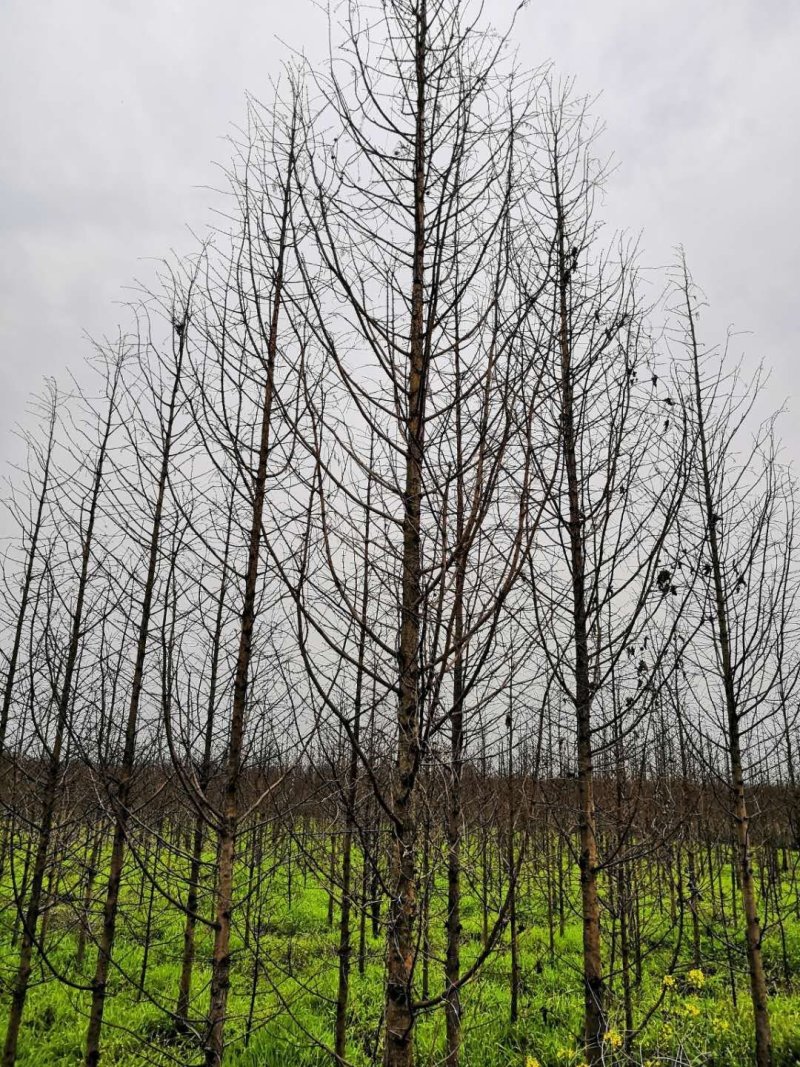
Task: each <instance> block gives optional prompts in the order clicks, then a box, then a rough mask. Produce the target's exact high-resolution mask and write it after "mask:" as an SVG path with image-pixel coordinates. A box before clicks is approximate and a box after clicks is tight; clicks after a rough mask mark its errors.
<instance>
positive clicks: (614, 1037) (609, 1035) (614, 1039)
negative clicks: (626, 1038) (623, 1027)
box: [606, 1030, 622, 1048]
mask: <svg viewBox="0 0 800 1067" xmlns="http://www.w3.org/2000/svg"><path fill="white" fill-rule="evenodd" d="M606 1041H607V1042H608V1043H609V1045H611V1047H612V1048H619V1047H620V1045H621V1044H622V1034H620V1032H619V1030H608V1031H606Z"/></svg>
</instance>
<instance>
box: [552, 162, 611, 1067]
mask: <svg viewBox="0 0 800 1067" xmlns="http://www.w3.org/2000/svg"><path fill="white" fill-rule="evenodd" d="M558 182H559V179H558V172H556V200H557V210H558V275H559V282H558V288H559V309H558V312H559V347H560V353H561V447H562V454H563V462H564V469H565V472H566V476H567V491H568V520H567V523H568V528H569V529H568V532H569V562H570V570H571V575H572V626H573V645H574V648H573V654H574V657H575V667H574V671H575V694H574V702H575V719H576V730H577V741H578V746H577V747H578V797H579V805H580V806H579V816H578V832H579V835H580V858H579V867H580V882H581V911H582V916H583V985H584V1044H585V1049H586V1059H587V1061H588V1063H589V1064H590V1067H599V1065H600V1064H601V1063H602V1061H603V1037H604V1034H605V1029H606V1019H605V997H606V991H605V982H604V980H603V970H602V962H601V956H600V900H599V895H598V886H597V870H598V855H597V833H596V828H595V805H594V769H593V762H592V761H593V751H592V726H591V706H592V693H591V686H590V681H591V677H590V663H589V643H588V624H587V617H586V594H585V580H586V579H585V559H584V535H583V520H582V512H581V495H580V486H579V484H578V461H577V441H576V431H575V417H574V399H573V379H572V350H571V344H570V326H569V308H568V297H569V271H568V264H567V256H566V247H565V244H566V238H565V233H564V218H563V214H562V205H561V195H560V190H559V184H558Z"/></svg>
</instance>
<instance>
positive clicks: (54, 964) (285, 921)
mask: <svg viewBox="0 0 800 1067" xmlns="http://www.w3.org/2000/svg"><path fill="white" fill-rule="evenodd" d="M357 866H358V865H357ZM126 875H127V877H126V888H125V892H124V898H123V902H124V903H123V909H122V911H121V913H120V915H121V917H120V922H119V932H118V937H117V951H116V955H115V963H116V965H117V969H116V971H115V973H114V976H113V982H112V990H111V992H112V995H111V997H110V999H109V1001H108V1004H107V1008H106V1014H105V1020H106V1021H105V1026H104V1042H103V1049H104V1051H103V1062H104V1063H107V1064H114V1065H119V1067H132V1065H134V1064H145V1063H151V1064H158V1065H164V1067H166V1065H168V1064H176V1063H178V1064H197V1063H199V1062H201V1054H200V1051H199V1044H200V1040H199V1038H198V1037H197V1036H195V1037H194V1038H193V1037H192V1035H191V1034H190V1035H189V1036H188V1037H181V1036H179V1035H178V1034H177V1033H176V1031H175V1028H174V1025H173V1023H172V1021H171V1020H170V1017H169V1014H168V1013H169V1011H171V1010H172V1009H173V1008H174V1006H175V999H176V995H177V984H178V975H179V968H180V953H181V947H182V937H183V916H182V915H181V914H180V912H179V911H178V910H177V909H176V908H175V907H174V906H173V905H171V904H169V903H168V902H167V901H165V900H164V898H163V897H162V896H161V895H160V894H159V893H158V892H154V893H152V894H151V892H150V885H149V883H148V882H147V880H146V879H143V878H142V877H141V872H140V871H139V870H138V869H137V868H136V866H135V865H134V864H133V863H132V862H129V864H128V867H127V868H126ZM241 876H242V889H243V890H245V889H246V887H247V885H249V886H250V889H251V890H252V887H253V885H254V884H256V885H258V882H257V880H256V882H255V883H254V880H253V878H252V876H251V875H250V874H249V872H246V871H245V870H244V869H243V870H242V871H241ZM729 877H730V875H729V873H728V878H729ZM167 878H169V874H168V872H167V869H166V868H164V869H163V870H162V871H161V872H160V873H158V876H157V879H156V880H157V882H158V881H159V880H163V879H167ZM175 882H176V884H175V886H174V891H176V892H177V893H180V892H181V886H180V883H179V880H178V879H177V878H176V879H175ZM162 884H164V883H163V882H162ZM537 885H538V883H537V882H536V879H535V873H534V874H532V875H530V877H528V879H527V880H525V879H523V882H522V884H521V887H520V888H521V893H520V906H519V923H520V934H519V953H520V971H521V982H520V1011H519V1020H518V1021H517V1023H516V1024H514V1025H512V1024H511V1022H510V1021H509V1006H510V994H509V981H510V979H509V975H510V954H509V947H508V934H507V932H506V933H504V935H503V938H502V939H501V941H500V944H499V946H498V949H497V951H496V952H495V953H494V954H493V955H492V956H491V957H490V958H489V960H488V961H487V962H486V964H485V965H484V967H483V969H482V970H481V972H480V974H479V976H478V978H477V979H476V980H475V981H474V982H472V983H471V984H470V985H469V986H468V987H467V988H466V990H465V991H464V995H463V1007H464V1053H463V1063H464V1064H465V1065H467V1067H515V1065H517V1067H536V1065H537V1064H538V1065H539V1067H570V1065H578V1064H581V1063H582V1062H583V1057H582V1055H581V1051H580V1047H579V1034H580V1028H581V1011H582V994H581V984H580V970H579V967H580V958H581V935H580V923H579V921H578V919H577V916H576V914H575V912H574V908H570V909H569V910H568V914H567V916H566V922H565V926H564V932H563V935H562V934H561V933H560V932H559V931H558V929H556V930H555V933H554V938H553V944H552V947H551V943H550V926H549V923H548V917H547V912H546V907H545V904H546V897H545V896H544V894H543V893H541V892H539V891H538V888H537ZM97 887H98V888H97V889H96V892H95V897H96V898H97V899H96V900H95V905H94V907H95V912H94V913H93V921H96V911H97V908H98V906H99V905H98V899H99V898H100V896H101V893H100V890H101V888H102V880H101V879H99V878H98V881H97ZM69 888H70V887H69V886H67V885H66V884H65V883H64V881H63V880H62V882H61V884H60V888H59V896H58V898H57V901H56V903H55V905H54V906H53V907H52V909H51V914H50V916H49V919H48V923H47V930H46V946H47V958H48V964H49V965H45V964H43V963H42V962H41V960H39V961H38V962H37V963H36V967H35V971H34V980H33V984H32V987H31V989H30V993H29V997H28V1002H27V1005H26V1010H25V1016H24V1021H23V1028H22V1035H21V1041H20V1056H19V1059H18V1063H20V1064H21V1065H24V1067H51V1065H52V1067H56V1065H62V1064H63V1065H66V1064H74V1063H76V1062H80V1059H81V1056H82V1050H83V1041H84V1034H85V1028H86V1011H87V1008H88V993H87V992H86V991H85V990H81V989H80V988H76V987H80V986H81V985H87V984H88V981H89V980H90V978H91V974H92V967H93V961H94V957H93V953H92V950H91V942H90V943H89V948H88V949H87V952H86V956H85V959H84V961H83V965H82V967H78V966H77V965H76V939H77V920H76V911H75V908H74V906H73V904H72V903H71V901H70V891H69ZM729 888H732V887H730V886H729ZM4 889H5V894H6V904H5V908H4V910H3V926H2V938H3V955H2V976H3V980H4V992H3V996H4V1000H5V1007H4V1014H5V1012H6V1011H7V1004H8V997H9V982H10V980H11V978H12V976H13V974H14V971H15V967H16V960H17V955H18V947H15V946H12V943H11V941H12V936H13V930H14V926H15V909H14V908H13V905H12V904H11V902H10V882H9V881H8V879H6V882H5V885H4ZM75 896H77V894H73V899H75ZM574 896H575V894H574V887H571V889H570V897H571V900H570V902H571V903H573V904H574ZM288 898H289V885H288V878H287V870H286V868H285V867H284V866H283V865H281V864H280V863H275V864H273V867H272V869H271V871H270V870H268V869H267V867H266V865H265V866H264V868H263V872H262V881H261V885H260V892H256V893H255V894H254V895H253V897H252V898H251V899H252V901H253V903H252V906H251V908H250V922H251V931H250V935H249V937H245V936H244V927H245V922H244V909H242V911H241V913H240V915H239V923H238V926H237V934H236V938H235V953H234V962H233V982H232V989H231V996H230V1000H229V1009H230V1013H229V1017H228V1024H227V1029H226V1039H227V1043H228V1051H227V1054H226V1063H230V1064H231V1065H234V1064H235V1065H237V1067H281V1065H286V1064H297V1065H298V1067H317V1065H320V1067H321V1065H329V1064H331V1063H332V1056H331V1054H330V1053H329V1052H327V1051H326V1046H329V1045H330V1044H331V1043H332V1034H333V1018H334V998H335V995H336V981H337V937H338V931H337V923H338V909H337V910H336V913H335V916H334V923H333V927H330V926H329V925H328V909H329V897H328V893H327V892H326V891H325V889H324V888H323V887H322V886H321V885H320V884H319V882H318V881H317V880H316V879H315V878H314V876H313V874H312V873H307V874H306V875H305V876H303V875H302V874H300V873H298V872H294V873H293V875H292V886H291V898H292V899H291V906H290V905H289V899H288ZM65 899H66V900H67V901H68V902H67V903H64V902H63V901H64V900H65ZM443 899H444V882H443V881H442V882H441V883H439V882H438V881H437V882H436V884H435V886H434V892H433V894H432V897H431V909H430V921H429V942H430V957H431V958H430V962H429V988H430V993H431V994H435V993H436V992H438V991H440V990H441V988H442V979H441V963H440V962H439V960H440V958H441V956H442V955H443V952H442V946H443V938H444V922H443V911H442V903H443ZM58 901H61V902H60V903H59V902H58ZM255 901H258V902H259V905H260V915H258V914H257V908H256V905H255ZM793 904H794V902H793V901H792V900H791V899H790V889H789V887H788V886H787V890H786V906H787V907H786V918H785V921H784V924H783V932H782V935H781V936H779V934H778V930H777V929H776V928H774V927H773V928H771V929H770V930H769V932H768V935H767V938H766V941H765V949H766V955H767V966H768V971H769V975H770V981H771V992H772V1000H771V1014H772V1025H773V1037H774V1043H775V1054H776V1055H775V1062H776V1067H789V1065H792V1064H800V921H799V920H798V916H797V908H796V907H794V906H793ZM642 907H643V912H642V918H641V919H640V922H641V923H642V945H643V946H645V948H646V953H643V959H642V963H641V980H640V981H638V982H637V980H636V975H634V974H632V975H631V978H632V981H633V984H634V991H633V998H634V1022H635V1025H636V1026H638V1025H640V1023H641V1021H642V1019H643V1017H644V1016H645V1015H646V1014H647V1012H648V1011H649V1010H650V1009H651V1008H653V1006H654V1005H657V1006H656V1007H655V1011H654V1012H653V1014H652V1017H651V1018H650V1020H649V1022H648V1023H647V1024H646V1026H645V1027H644V1029H643V1030H642V1032H641V1033H639V1034H637V1035H636V1036H635V1037H634V1039H633V1040H632V1041H630V1042H628V1049H627V1051H626V1050H625V1048H624V1047H623V1040H622V1034H623V1032H624V1022H623V1018H622V1003H621V1000H622V997H621V982H622V979H621V975H620V973H619V966H618V963H617V965H616V966H615V971H616V973H615V974H614V975H613V977H612V979H611V989H612V1012H611V1020H610V1030H609V1033H608V1041H607V1046H608V1060H609V1063H611V1062H620V1063H622V1062H633V1063H639V1064H645V1065H649V1067H655V1065H656V1064H664V1065H666V1064H676V1063H680V1064H692V1065H694V1064H697V1065H701V1064H702V1065H708V1067H712V1065H714V1067H717V1065H718V1067H722V1065H733V1064H741V1065H746V1064H748V1063H750V1062H751V1061H752V1056H751V1053H750V1047H751V1042H752V1026H751V1023H750V1003H749V995H748V988H747V982H746V974H745V973H744V969H743V957H742V955H741V953H739V950H738V943H737V948H736V952H737V955H735V956H734V957H733V961H734V964H735V968H736V975H735V984H736V989H737V1000H738V1007H737V1008H734V1006H733V1004H732V996H731V985H732V977H731V969H730V965H729V964H730V959H729V955H728V953H727V952H726V951H724V941H723V939H722V938H721V937H720V936H719V931H718V930H716V931H715V929H714V926H713V925H712V923H711V916H710V915H705V916H704V938H703V944H702V952H703V966H702V969H701V973H699V974H698V973H697V971H696V969H695V968H693V966H692V963H691V961H690V957H691V952H690V945H689V940H690V939H689V936H688V932H687V931H686V929H684V931H683V939H682V942H681V948H680V951H679V953H678V962H677V964H675V962H674V957H673V950H674V948H675V943H676V937H677V935H678V932H679V926H680V924H678V926H676V924H675V923H674V921H673V916H671V915H670V913H669V909H668V908H666V907H664V906H663V904H659V903H658V902H657V901H656V900H655V898H652V897H651V898H645V903H644V904H643V905H642ZM705 907H706V910H707V911H708V910H710V905H706V906H705ZM148 913H149V935H150V936H149V944H148V945H147V946H146V945H145V941H146V937H145V932H146V930H147V929H148ZM729 919H730V917H729ZM684 924H685V923H684ZM17 925H18V924H17ZM353 925H354V938H353V941H354V947H356V946H357V942H358V926H359V913H358V911H357V910H356V911H355V912H354V916H353ZM609 925H610V924H609V923H607V927H608V926H609ZM463 927H464V934H463V937H464V948H463V953H462V966H466V965H468V964H469V963H470V961H471V960H472V959H474V957H475V955H476V953H478V952H479V951H480V948H481V944H482V940H481V937H482V935H481V930H482V915H481V906H480V900H479V896H478V894H477V891H476V889H475V888H474V887H473V888H472V889H470V890H469V891H468V892H467V894H466V896H465V900H464V905H463ZM366 929H367V955H366V960H365V968H364V973H363V975H362V974H359V972H358V966H357V959H356V958H355V957H354V960H353V974H352V980H351V993H350V1030H349V1046H348V1054H349V1057H350V1059H351V1061H352V1063H354V1064H358V1065H366V1064H370V1063H374V1062H376V1061H375V1059H374V1056H375V1051H376V1047H377V1042H378V1041H379V1037H378V1029H379V1023H380V1012H381V1005H382V998H383V985H382V982H383V969H382V963H383V940H382V936H381V935H379V936H378V937H377V938H373V937H372V935H371V930H370V923H369V922H368V923H367V924H366ZM729 935H730V937H731V940H732V939H733V937H734V931H733V929H732V928H729ZM210 947H211V939H210V932H209V929H208V928H207V927H206V928H204V929H203V931H199V933H198V963H197V965H196V967H195V973H194V979H193V989H192V995H193V1013H194V1016H195V1017H196V1020H197V1031H198V1034H199V1033H200V1032H201V1028H202V1020H203V1015H204V1012H205V1010H206V1007H207V980H208V969H207V967H206V966H205V965H204V962H203V961H204V959H207V957H208V955H209V953H210ZM612 947H613V946H612V945H611V937H610V935H608V936H607V937H606V944H605V946H604V951H605V953H606V961H607V962H606V965H607V966H608V959H609V954H610V952H611V951H612ZM145 951H146V952H147V959H146V979H145V986H144V992H141V991H137V985H138V982H139V979H140V976H141V974H142V970H143V964H144V963H145V959H144V957H145ZM256 958H257V959H258V964H259V966H258V974H257V976H255V975H254V969H255V962H256ZM421 966H422V965H421V964H420V965H419V967H418V972H419V973H418V977H419V982H420V984H421V982H422V974H421ZM63 979H66V981H64V980H63ZM254 979H255V981H256V987H255V989H256V994H255V997H253V989H254ZM68 983H71V985H70V984H68ZM659 1002H660V1003H659ZM251 1012H252V1018H250V1015H251ZM443 1042H444V1017H443V1012H442V1011H441V1010H435V1011H433V1012H431V1013H430V1014H428V1015H426V1016H423V1017H422V1018H421V1019H420V1022H419V1026H418V1031H417V1062H418V1064H420V1065H426V1067H427V1065H433V1064H435V1063H437V1062H439V1061H440V1058H441V1053H442V1049H443Z"/></svg>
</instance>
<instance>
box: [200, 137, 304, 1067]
mask: <svg viewBox="0 0 800 1067" xmlns="http://www.w3.org/2000/svg"><path fill="white" fill-rule="evenodd" d="M294 136H295V129H294V121H293V125H292V131H291V138H292V139H291V143H290V147H289V159H288V168H287V174H286V178H285V185H284V187H283V208H282V215H281V223H280V235H279V243H278V252H277V259H276V265H275V281H274V289H273V302H272V315H271V319H270V325H269V337H268V341H267V360H266V363H267V365H266V378H265V382H264V395H263V400H262V411H261V430H260V441H259V449H258V465H257V469H256V476H255V479H254V481H253V506H252V515H251V524H250V533H249V542H248V555H247V570H246V573H245V582H244V595H243V599H242V614H241V626H240V631H239V648H238V653H237V658H236V670H235V674H234V683H233V702H232V706H231V718H230V736H229V739H228V752H227V759H226V767H225V786H224V796H223V804H222V812H221V817H220V819H219V826H218V845H217V885H216V907H215V926H214V951H213V956H212V962H211V990H210V1003H209V1010H208V1039H207V1045H206V1051H205V1067H220V1065H221V1063H222V1053H223V1049H224V1029H225V1013H226V1010H227V1004H228V991H229V988H230V969H231V957H230V940H231V915H232V912H233V880H234V862H235V858H236V834H237V829H238V825H237V824H238V815H239V797H238V793H239V778H240V775H241V764H242V749H243V743H244V719H245V711H246V708H247V687H248V680H249V672H250V659H251V655H252V647H253V628H254V624H255V608H256V593H257V591H258V580H259V574H260V569H259V555H260V549H261V527H262V522H263V518H264V503H265V499H266V487H267V460H268V458H269V451H270V426H271V421H272V403H273V396H274V388H275V359H276V355H277V349H278V321H279V318H280V311H281V301H282V297H283V269H284V258H285V255H286V245H287V239H288V231H289V205H290V190H291V182H292V180H293V171H294Z"/></svg>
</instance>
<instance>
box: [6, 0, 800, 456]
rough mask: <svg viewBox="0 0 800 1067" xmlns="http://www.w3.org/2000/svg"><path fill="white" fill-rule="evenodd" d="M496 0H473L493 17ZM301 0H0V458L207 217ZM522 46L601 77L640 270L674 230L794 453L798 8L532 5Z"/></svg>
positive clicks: (715, 332) (624, 220) (715, 318)
mask: <svg viewBox="0 0 800 1067" xmlns="http://www.w3.org/2000/svg"><path fill="white" fill-rule="evenodd" d="M514 6H515V5H514V3H513V2H512V0H487V3H486V9H487V12H488V14H489V15H490V16H491V18H492V19H493V20H495V21H496V22H497V23H498V24H499V25H504V24H505V23H506V21H507V18H508V16H509V14H510V13H511V11H512V10H513V7H514ZM325 41H326V33H325V25H324V18H323V16H322V14H321V12H320V10H319V8H318V7H317V6H316V5H314V4H313V3H312V2H311V0H291V2H286V0H281V2H278V0H225V2H224V3H223V2H222V0H70V2H69V3H66V2H65V0H2V3H0V232H1V233H2V256H1V257H0V368H1V369H2V383H3V387H2V390H0V461H4V462H7V461H8V460H9V459H14V458H17V457H18V456H19V451H20V450H19V445H18V444H16V443H15V440H14V437H13V435H12V433H11V430H12V428H13V426H14V424H15V423H17V422H19V421H25V412H26V405H27V401H28V397H29V396H30V394H31V393H32V392H35V391H36V390H38V389H39V388H40V385H41V381H42V377H43V375H45V374H56V375H58V376H61V375H62V374H63V372H64V370H65V368H70V369H72V370H74V371H78V372H79V371H80V366H81V361H82V359H83V356H84V355H85V353H86V351H87V347H88V346H87V342H86V341H85V338H84V335H85V334H86V333H88V334H90V335H92V336H94V337H102V336H103V335H110V336H113V335H114V333H115V328H116V324H117V323H118V322H119V321H121V320H124V313H123V312H122V311H121V309H120V307H119V302H120V301H122V300H124V299H125V298H126V292H125V287H126V285H129V284H130V283H131V281H132V280H133V279H134V278H141V279H145V280H146V279H147V278H148V277H149V275H150V272H151V271H152V269H153V267H152V263H153V261H154V259H156V258H157V257H159V256H162V255H163V254H165V253H166V252H168V251H169V250H170V249H177V250H181V249H190V248H192V247H194V244H195V242H194V239H193V238H192V237H191V236H190V234H189V229H188V228H189V227H191V228H193V229H195V230H202V228H203V226H204V225H205V224H206V223H207V222H209V221H210V216H209V206H210V204H211V203H212V202H213V196H212V194H211V193H210V192H209V186H213V185H214V184H215V182H217V180H218V178H217V170H216V168H215V163H224V162H225V160H226V158H227V155H228V152H227V148H226V144H225V140H224V138H225V134H226V132H228V131H229V130H230V129H231V126H232V125H234V124H236V122H237V121H239V120H240V119H241V118H242V116H243V113H244V95H245V93H246V92H251V93H253V94H254V95H256V96H259V95H262V94H263V95H265V96H266V95H267V94H268V84H269V79H270V77H274V76H275V75H277V74H278V73H279V70H280V64H281V62H282V60H283V59H285V58H286V57H287V56H288V55H289V54H290V49H291V48H294V49H296V50H298V51H304V52H305V53H306V54H307V55H309V56H310V57H312V58H314V57H316V56H319V55H321V53H322V50H323V49H324V47H325ZM514 41H515V43H516V45H517V47H518V51H519V56H520V60H521V61H522V62H523V63H525V64H529V65H532V66H533V65H538V64H540V63H542V62H544V61H545V60H552V61H553V62H554V64H555V66H556V68H557V70H559V71H560V72H562V73H564V74H565V75H574V76H575V77H576V81H577V87H578V89H579V90H580V91H581V92H585V93H590V94H598V93H599V94H600V96H599V99H598V101H597V103H596V105H595V111H596V113H597V114H598V116H599V117H600V118H602V119H603V120H604V122H605V126H606V131H605V133H604V135H603V139H602V142H601V147H602V150H603V151H604V152H607V153H612V152H613V154H614V158H615V160H616V162H617V163H618V169H617V171H616V173H615V174H614V175H613V177H612V179H611V181H610V182H609V187H608V192H607V195H606V198H605V202H604V205H603V208H602V211H603V216H604V217H605V218H606V219H607V221H608V222H609V224H610V225H611V226H613V227H624V228H625V229H627V230H628V231H629V232H630V233H632V234H633V235H639V234H641V247H642V252H643V262H644V263H646V264H650V265H654V266H659V265H663V264H667V263H669V262H670V261H671V260H672V259H673V258H674V248H675V246H676V245H678V244H679V243H680V244H683V245H684V246H685V248H686V250H687V253H688V255H689V260H690V265H691V267H692V270H693V273H694V275H695V278H696V280H697V281H698V282H700V283H701V284H702V286H703V288H704V290H705V292H706V295H707V297H708V300H709V302H710V304H711V307H710V309H709V311H708V312H707V313H705V314H704V318H703V329H704V334H705V340H706V341H707V342H711V341H717V340H722V339H724V337H725V333H726V329H727V328H728V327H729V326H734V327H735V329H736V330H737V331H741V333H739V334H737V336H736V338H735V341H734V347H735V349H736V351H737V352H739V351H741V352H742V353H747V358H748V360H749V361H750V362H751V363H752V365H753V366H755V364H756V363H757V362H758V361H759V360H763V361H764V362H765V364H767V365H768V366H769V367H771V368H772V379H771V382H770V386H769V397H768V400H769V402H770V403H771V404H772V405H773V406H779V405H780V404H783V403H785V402H786V401H787V400H788V402H789V407H790V414H789V415H788V416H787V417H786V418H785V419H784V421H783V424H782V434H783V437H784V440H785V442H786V455H787V458H788V457H789V456H791V457H793V458H794V459H795V460H800V419H798V413H800V402H799V401H798V397H799V396H800V365H799V364H798V353H797V348H798V326H797V314H796V308H797V305H798V295H797V294H798V287H799V286H800V192H799V191H798V168H799V167H800V121H799V120H798V116H799V115H800V106H799V105H800V75H798V55H799V54H800V4H798V3H797V0H702V2H698V0H531V2H530V3H529V4H528V5H527V6H526V8H525V9H524V10H523V11H522V12H521V14H520V15H519V16H518V19H517V23H516V26H515V30H514Z"/></svg>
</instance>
